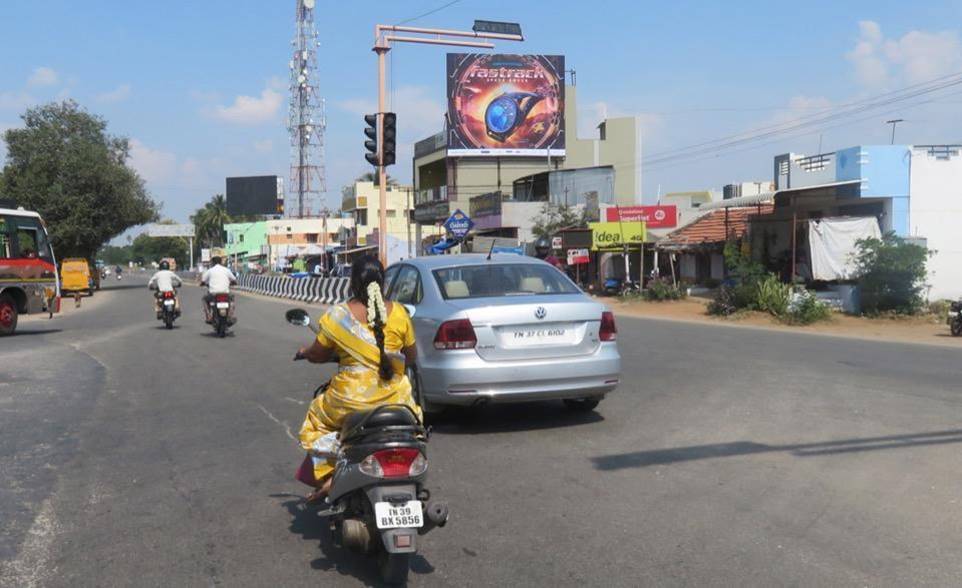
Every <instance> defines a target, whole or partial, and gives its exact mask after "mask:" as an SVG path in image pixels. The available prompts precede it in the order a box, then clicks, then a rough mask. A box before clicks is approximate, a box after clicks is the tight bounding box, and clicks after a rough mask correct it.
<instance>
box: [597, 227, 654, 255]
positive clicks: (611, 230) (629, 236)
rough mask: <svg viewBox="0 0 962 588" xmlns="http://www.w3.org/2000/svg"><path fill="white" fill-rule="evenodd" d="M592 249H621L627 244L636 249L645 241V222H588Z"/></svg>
mask: <svg viewBox="0 0 962 588" xmlns="http://www.w3.org/2000/svg"><path fill="white" fill-rule="evenodd" d="M588 228H589V229H591V250H592V251H621V250H623V249H624V246H625V244H627V245H628V246H629V248H631V249H636V248H637V247H638V246H639V245H641V244H642V243H644V242H645V238H646V237H647V231H646V230H645V223H611V222H608V223H588Z"/></svg>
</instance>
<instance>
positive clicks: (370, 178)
mask: <svg viewBox="0 0 962 588" xmlns="http://www.w3.org/2000/svg"><path fill="white" fill-rule="evenodd" d="M385 178H386V179H387V185H388V186H397V180H395V179H394V178H392V177H391V176H390V174H388V175H386V176H385ZM354 181H355V182H374V183H377V174H376V173H374V172H367V173H363V174H361V175H359V176H358V177H357V179H355V180H354Z"/></svg>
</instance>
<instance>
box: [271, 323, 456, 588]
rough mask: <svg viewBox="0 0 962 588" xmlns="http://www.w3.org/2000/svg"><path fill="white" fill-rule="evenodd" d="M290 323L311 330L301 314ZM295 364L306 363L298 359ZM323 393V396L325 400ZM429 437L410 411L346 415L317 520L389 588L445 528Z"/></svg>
mask: <svg viewBox="0 0 962 588" xmlns="http://www.w3.org/2000/svg"><path fill="white" fill-rule="evenodd" d="M286 318H287V321H288V322H290V323H291V324H294V325H298V326H305V327H310V328H311V330H314V331H315V332H316V327H315V326H314V325H312V324H311V320H310V317H309V316H308V314H307V313H306V312H305V311H303V310H301V309H294V310H290V311H288V312H287V315H286ZM294 359H295V360H299V359H304V358H303V356H301V354H300V352H298V354H297V355H296V356H295V357H294ZM323 391H324V388H323V387H322V388H319V389H318V390H317V391H316V392H315V395H316V394H318V393H321V394H323ZM429 437H430V433H429V431H427V430H426V429H425V428H424V426H423V425H422V424H421V422H420V421H419V420H418V418H417V415H416V414H415V413H414V411H412V410H411V409H410V408H409V407H407V406H405V405H400V404H387V405H382V406H379V407H377V408H374V409H372V410H369V411H364V412H357V413H354V414H351V415H349V416H348V417H347V418H346V419H345V420H344V423H343V426H342V428H341V431H340V433H339V435H338V441H339V447H338V448H337V449H336V450H335V451H334V452H333V453H331V454H326V455H317V457H320V458H326V457H333V458H334V459H335V460H336V463H337V466H336V467H335V469H334V478H333V481H332V484H331V491H330V494H329V495H328V497H327V499H326V503H325V504H324V505H323V507H322V509H323V510H321V511H320V512H318V513H317V514H318V516H322V517H327V519H328V521H329V522H330V525H331V532H332V533H333V535H334V540H335V542H336V543H337V544H338V545H342V546H344V547H347V548H349V549H353V550H356V551H359V552H361V553H367V554H371V555H376V556H377V557H378V561H379V564H380V569H381V577H382V578H383V580H384V582H385V583H387V584H403V583H404V582H406V581H407V576H408V570H409V569H410V567H411V564H410V558H411V556H412V555H413V554H415V553H417V541H418V539H417V538H418V536H421V535H424V534H425V533H427V532H428V531H430V530H432V529H434V528H435V527H443V526H444V525H445V524H446V523H447V521H448V507H447V505H446V504H444V503H441V502H430V498H431V493H430V492H429V491H428V489H427V488H426V487H425V485H424V482H425V480H426V478H427V471H428V460H427V442H428V438H429Z"/></svg>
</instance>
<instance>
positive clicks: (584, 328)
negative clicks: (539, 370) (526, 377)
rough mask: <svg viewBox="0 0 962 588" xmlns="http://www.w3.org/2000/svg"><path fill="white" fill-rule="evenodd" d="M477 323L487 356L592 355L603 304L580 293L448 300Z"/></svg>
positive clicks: (481, 347) (491, 358) (480, 347)
mask: <svg viewBox="0 0 962 588" xmlns="http://www.w3.org/2000/svg"><path fill="white" fill-rule="evenodd" d="M447 303H448V304H450V305H451V306H453V307H454V308H456V309H458V310H461V311H462V312H463V313H464V314H465V316H466V317H467V318H468V319H470V321H471V324H472V325H473V326H474V331H475V334H476V335H477V338H478V344H477V347H476V348H475V349H476V351H477V353H478V355H479V356H481V357H482V358H483V359H485V360H489V361H504V360H527V359H548V358H561V357H575V356H581V355H590V354H592V353H594V352H595V351H596V350H597V349H598V345H599V344H600V343H599V340H598V327H599V325H600V322H601V313H602V312H603V311H604V307H603V306H602V305H601V304H598V303H597V302H594V301H592V300H590V299H588V298H587V297H585V296H584V295H581V294H558V295H547V296H545V295H540V296H501V297H497V298H473V299H464V300H448V301H447Z"/></svg>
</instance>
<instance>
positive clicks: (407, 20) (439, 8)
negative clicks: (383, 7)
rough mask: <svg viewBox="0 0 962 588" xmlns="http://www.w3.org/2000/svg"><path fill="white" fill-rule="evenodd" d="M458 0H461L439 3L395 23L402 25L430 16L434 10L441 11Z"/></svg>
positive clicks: (458, 0)
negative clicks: (422, 12) (423, 11)
mask: <svg viewBox="0 0 962 588" xmlns="http://www.w3.org/2000/svg"><path fill="white" fill-rule="evenodd" d="M460 1H461V0H452V1H451V2H448V3H447V4H443V5H441V6H438V7H437V8H432V9H431V10H429V11H427V12H425V13H424V14H419V15H417V16H412V17H411V18H409V19H406V20H402V21H401V22H399V23H396V24H397V25H403V24H407V23H409V22H414V21H416V20H420V19H422V18H424V17H425V16H431V15H432V14H434V13H435V12H441V11H442V10H444V9H445V8H448V7H449V6H454V5H455V4H457V3H458V2H460Z"/></svg>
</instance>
